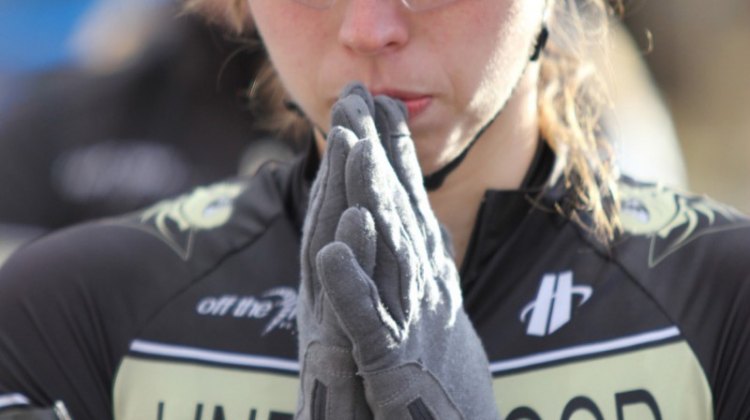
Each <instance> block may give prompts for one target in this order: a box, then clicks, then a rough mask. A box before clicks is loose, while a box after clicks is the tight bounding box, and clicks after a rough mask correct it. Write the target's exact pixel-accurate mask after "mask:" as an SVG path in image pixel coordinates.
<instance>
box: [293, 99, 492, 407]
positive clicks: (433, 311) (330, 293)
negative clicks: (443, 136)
mask: <svg viewBox="0 0 750 420" xmlns="http://www.w3.org/2000/svg"><path fill="white" fill-rule="evenodd" d="M348 92H349V93H350V94H349V96H346V97H344V98H343V99H341V100H340V101H339V105H340V106H343V107H344V108H345V109H346V110H347V112H345V113H338V114H337V113H336V112H334V122H335V123H338V124H341V125H343V126H344V127H346V128H343V129H337V130H335V133H336V135H335V136H333V137H332V138H331V140H334V139H336V138H338V137H339V136H340V137H341V138H344V137H347V138H351V137H352V134H343V133H345V132H348V130H351V131H352V132H353V136H354V137H356V138H359V139H360V140H359V141H357V142H356V143H351V142H349V143H347V145H348V146H349V147H350V149H349V150H348V153H347V157H346V162H345V164H346V167H345V179H344V181H343V183H344V190H345V194H346V200H345V201H346V205H347V206H348V208H347V209H346V210H345V211H343V214H342V216H341V217H340V219H339V220H338V224H337V228H336V231H335V234H334V237H335V241H333V242H331V243H329V244H327V245H325V246H324V247H323V248H322V249H320V250H319V251H318V253H317V258H316V265H317V274H318V276H317V280H319V281H320V284H322V286H323V289H324V290H325V293H324V296H325V298H323V300H324V301H325V300H326V299H327V302H326V303H325V304H324V305H330V306H331V307H332V310H333V312H334V313H335V316H336V319H337V320H338V321H339V323H340V326H341V327H343V331H344V333H345V334H346V337H348V338H349V340H350V341H351V343H352V345H353V353H352V354H353V356H354V360H355V361H356V365H357V368H358V374H359V375H361V376H362V378H363V379H364V387H365V395H366V398H367V403H368V404H369V406H370V409H371V410H372V412H373V414H374V416H375V418H376V419H388V420H397V419H404V420H414V419H471V420H479V419H496V418H498V417H499V415H498V411H497V407H496V405H495V401H494V397H493V392H492V383H491V379H490V375H489V368H488V362H487V357H486V355H485V353H484V350H483V348H482V344H481V342H480V340H479V338H478V337H477V335H476V332H475V331H474V329H473V327H472V325H471V322H470V321H469V319H468V317H467V316H466V313H465V312H464V310H463V307H462V299H461V291H460V285H459V278H458V273H457V271H456V268H455V265H454V263H453V261H452V258H451V256H450V255H449V254H448V251H447V248H446V246H445V244H444V241H443V237H442V233H441V230H440V226H439V224H438V222H437V219H436V218H435V216H434V214H433V213H432V210H431V208H430V206H429V202H428V200H427V194H426V192H425V190H424V187H423V186H422V176H421V172H420V169H419V164H418V162H417V159H416V154H415V152H414V145H413V142H412V140H411V138H410V134H409V131H408V128H407V126H406V121H405V114H406V111H405V109H404V107H403V106H402V104H400V103H397V102H395V101H393V100H391V99H389V98H386V97H377V98H375V100H374V101H373V100H372V99H371V97H370V96H369V94H368V93H367V91H366V90H365V89H364V88H362V87H361V86H360V87H357V86H355V87H350V88H349V89H348ZM372 115H375V119H376V120H377V128H376V125H375V121H373V117H372ZM342 116H343V117H346V119H347V121H336V118H337V117H342ZM332 133H334V132H332ZM339 133H341V134H339ZM378 133H380V135H378ZM381 142H382V145H381ZM328 147H329V150H330V149H334V148H335V147H337V146H336V145H334V144H330V145H329V146H328ZM340 163H341V160H340V159H337V160H335V161H334V160H333V158H332V157H329V158H328V159H327V164H328V165H331V166H332V165H334V164H340ZM339 170H340V168H339V169H337V170H336V171H335V172H338V171H339ZM328 171H331V169H330V168H329V169H328ZM321 175H323V174H322V173H321ZM321 175H319V178H320V177H321ZM327 179H328V183H329V184H331V183H335V186H336V188H337V189H336V192H335V193H333V194H334V195H335V197H336V200H335V201H336V204H335V206H336V211H338V209H340V208H341V206H343V204H342V201H343V200H341V199H340V195H339V194H340V190H339V189H338V188H339V187H341V184H340V183H341V182H342V181H341V180H338V181H334V180H333V179H332V178H331V177H328V178H327ZM328 205H330V206H332V208H333V206H334V204H333V203H330V204H328V203H326V204H325V206H328ZM336 211H333V210H332V211H331V213H332V214H333V213H336ZM317 219H318V220H321V219H323V218H321V217H320V216H318V217H317ZM325 220H326V221H327V222H330V221H332V220H333V217H332V219H325ZM328 238H329V237H326V239H328ZM323 242H324V241H323ZM316 243H317V242H316ZM311 251H313V249H312V248H309V249H308V252H311ZM303 255H305V256H309V255H312V254H306V253H304V252H303ZM308 268H309V267H308ZM329 309H330V308H329ZM323 312H324V313H325V314H328V316H330V312H329V311H328V309H324V310H323ZM302 316H304V315H302ZM324 318H325V317H324ZM298 319H299V318H298ZM303 322H306V321H304V320H303ZM333 324H335V322H333V321H332V322H331V323H330V325H331V326H330V328H332V329H333V328H335V327H334V326H333ZM326 325H329V324H326ZM336 418H337V419H338V418H342V419H343V418H350V417H336Z"/></svg>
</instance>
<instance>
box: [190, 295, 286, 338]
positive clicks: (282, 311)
mask: <svg viewBox="0 0 750 420" xmlns="http://www.w3.org/2000/svg"><path fill="white" fill-rule="evenodd" d="M296 310H297V291H296V290H295V289H292V288H290V287H276V288H274V289H271V290H269V291H267V292H265V293H263V294H262V295H261V297H256V296H237V295H221V296H206V297H204V298H203V299H201V300H199V301H198V304H197V305H196V306H195V311H196V313H198V315H203V316H218V317H223V316H231V317H233V318H251V319H265V318H268V317H271V320H270V321H269V322H268V325H266V328H265V329H264V330H263V335H266V334H268V333H269V332H271V331H273V330H275V329H277V328H280V329H291V328H292V327H293V325H294V321H295V315H296Z"/></svg>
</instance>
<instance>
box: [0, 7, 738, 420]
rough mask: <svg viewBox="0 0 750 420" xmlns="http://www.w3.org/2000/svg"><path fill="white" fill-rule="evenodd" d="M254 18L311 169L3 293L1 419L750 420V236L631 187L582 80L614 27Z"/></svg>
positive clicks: (99, 239) (195, 198) (157, 209)
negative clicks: (613, 159) (55, 409)
mask: <svg viewBox="0 0 750 420" xmlns="http://www.w3.org/2000/svg"><path fill="white" fill-rule="evenodd" d="M237 4H238V7H236V8H233V9H230V10H232V11H233V12H231V16H233V17H234V19H235V22H238V23H240V24H243V23H245V24H246V23H247V22H248V21H249V19H250V16H251V17H252V22H253V24H254V25H255V26H256V27H257V31H258V35H259V39H260V40H262V41H260V42H261V43H262V45H263V46H264V47H265V49H266V50H267V52H268V55H269V58H270V61H269V62H270V63H272V68H273V70H274V71H275V73H276V74H278V79H275V80H274V77H273V76H271V77H270V79H272V80H270V81H267V82H266V83H260V84H259V86H262V88H263V89H267V90H268V92H266V94H265V95H259V97H258V98H257V100H258V101H260V103H261V105H260V106H259V108H260V109H261V110H265V111H269V110H270V114H271V115H270V116H271V117H283V118H287V117H288V115H291V114H281V112H282V111H281V110H278V109H276V108H274V103H276V104H277V105H278V104H281V103H282V102H284V101H287V102H288V103H293V104H294V106H293V107H290V108H295V109H297V110H298V113H299V114H301V115H304V117H303V118H301V122H299V123H300V124H301V125H302V126H305V125H306V127H307V128H306V131H305V130H303V131H302V132H303V133H306V134H305V136H306V137H307V138H310V137H313V138H314V140H313V141H311V144H312V145H313V147H311V148H310V152H309V153H308V155H306V156H304V157H302V158H300V159H299V160H298V161H297V162H295V163H294V164H291V165H268V166H267V167H266V168H265V169H264V170H262V171H261V172H260V173H259V174H258V175H256V176H255V177H254V178H253V179H251V180H234V181H229V182H226V183H222V184H218V185H214V186H210V187H207V188H203V189H199V190H196V192H194V193H193V194H191V195H187V196H184V197H180V198H177V199H175V200H172V201H168V202H164V203H160V204H159V205H156V206H154V207H152V208H150V209H148V210H146V211H144V212H142V213H138V214H133V215H130V216H127V217H123V218H120V219H113V220H107V221H101V222H97V223H93V224H89V225H85V226H80V227H77V228H74V229H70V230H67V231H63V232H59V233H57V234H55V235H51V236H49V237H47V238H45V239H43V240H41V241H37V242H36V243H34V244H32V245H30V246H28V247H26V248H24V249H23V250H21V251H20V252H18V253H17V254H16V255H15V256H14V257H12V258H11V259H10V260H9V262H8V263H7V264H6V266H4V268H3V270H2V272H0V354H2V357H0V407H2V408H5V409H6V410H10V411H13V412H16V413H23V414H22V415H25V416H26V418H33V417H31V416H32V415H33V414H32V413H34V411H33V410H34V408H33V407H49V406H51V405H53V404H54V403H55V401H60V402H62V403H64V405H65V406H67V408H68V410H69V411H70V413H71V414H72V416H73V418H76V419H80V418H109V417H113V416H114V417H115V418H118V419H130V418H133V419H136V418H137V419H150V418H154V419H168V418H196V419H200V418H214V419H218V418H251V419H261V418H269V419H281V418H291V417H293V416H295V415H296V416H298V417H300V418H326V417H325V416H326V414H328V418H341V417H340V416H341V415H342V414H340V413H349V414H351V415H352V417H354V416H358V417H355V418H362V416H363V417H364V418H367V417H368V416H369V415H371V414H374V415H375V416H376V417H379V418H384V417H385V418H387V417H388V416H390V415H393V417H390V418H460V417H461V416H463V417H464V418H494V417H495V416H496V415H497V414H496V411H495V410H498V412H499V413H500V416H501V417H502V418H505V419H539V418H558V417H559V418H563V419H568V418H574V417H575V415H576V414H578V415H581V414H585V413H587V414H589V416H592V417H593V418H618V419H629V418H639V419H642V418H682V419H704V418H712V417H715V418H725V419H735V418H747V417H748V416H750V405H748V402H747V400H748V398H746V396H747V395H748V393H749V392H750V380H748V378H749V377H750V367H749V364H748V363H746V362H745V361H744V357H743V356H744V355H745V354H746V353H747V350H748V348H749V345H750V334H749V333H748V332H749V331H748V328H750V327H749V326H748V323H747V320H748V317H749V316H750V309H748V305H745V304H744V302H745V301H746V299H747V298H748V297H749V295H750V287H749V285H750V278H749V277H750V274H749V273H750V270H749V268H750V267H749V266H748V263H747V262H746V261H747V258H744V257H745V255H746V254H747V251H746V250H747V249H750V247H749V245H750V238H749V237H748V232H750V230H748V228H749V227H750V223H748V220H747V219H746V218H744V217H743V216H740V215H738V214H737V213H736V212H734V211H732V210H731V209H729V208H727V207H724V206H721V205H719V204H716V203H713V202H711V201H709V200H707V199H704V198H701V197H693V196H688V195H682V194H676V193H674V192H672V191H669V190H666V189H664V188H661V187H658V186H654V185H644V184H639V183H636V182H634V181H631V180H628V179H626V178H622V179H618V178H616V177H615V172H614V170H613V168H612V166H611V164H610V160H609V159H608V158H607V157H606V156H607V154H606V152H605V150H604V149H605V147H604V144H606V143H605V140H604V139H603V138H602V137H603V135H602V132H601V130H600V129H599V127H598V126H597V117H598V116H599V112H600V110H601V105H602V98H601V94H602V92H601V90H600V88H599V86H598V85H597V84H596V83H595V82H594V81H593V76H594V75H593V74H591V73H590V72H587V69H588V68H589V67H588V66H587V65H586V55H587V54H589V52H590V49H591V48H594V47H595V46H596V45H597V42H598V40H599V37H600V36H602V35H603V33H602V32H601V31H600V30H599V29H600V28H601V26H599V25H604V24H605V23H604V22H603V20H604V19H605V18H606V16H607V12H606V10H607V9H606V7H605V4H604V2H602V1H598V0H587V1H581V2H576V3H574V2H566V1H563V0H549V1H548V2H547V3H546V4H545V2H544V1H543V0H535V1H527V0H435V1H430V0H411V1H397V0H388V1H368V0H338V1H316V0H249V1H248V2H247V3H237ZM213 10H214V11H215V10H216V9H213ZM219 14H220V15H224V12H223V9H222V10H221V12H220V13H219ZM584 22H585V24H584ZM596 22H599V24H595V23H596ZM591 25H594V26H591ZM545 28H546V29H547V30H548V34H549V39H548V41H547V42H546V46H545V42H544V41H545V34H546V33H547V31H545ZM542 47H544V48H542ZM355 80H358V81H361V82H362V83H363V86H364V89H363V88H362V87H358V85H349V83H350V82H352V81H355ZM276 81H278V82H280V84H281V86H283V87H284V89H285V92H286V95H285V96H283V97H282V96H279V95H278V94H276V93H277V92H278V91H276V90H274V86H276V85H275V82H276ZM345 86H349V87H348V88H347V89H346V90H345V91H344V94H343V95H342V98H341V99H339V100H337V98H338V97H339V95H340V92H341V91H342V89H344V87H345ZM263 89H261V88H259V89H258V90H261V91H262V90H263ZM368 91H369V92H368ZM370 93H374V94H376V95H377V94H382V95H387V96H390V97H392V98H394V99H395V100H399V101H401V102H403V103H404V105H405V108H406V111H407V112H406V113H404V112H403V110H400V109H399V105H397V102H393V101H391V100H390V99H387V98H382V97H381V98H376V99H374V100H372V102H371V97H370ZM274 99H275V101H274ZM263 101H266V102H263ZM332 109H333V111H332ZM407 113H408V122H407V121H405V120H404V118H405V116H404V115H405V114H407ZM289 118H294V117H293V116H290V117H289ZM331 120H333V121H334V122H336V124H332V123H331ZM407 124H408V130H407V129H406V128H405V126H406V125H407ZM284 125H285V126H288V125H287V124H286V123H284ZM336 127H338V128H336ZM311 133H314V134H311ZM326 138H328V141H326V140H325V139H326ZM374 139H379V140H381V141H382V146H381V143H380V142H379V141H373V140H374ZM412 144H413V146H414V150H416V154H411V153H412V152H409V150H411V149H410V147H411V146H410V145H412ZM326 149H328V150H327V151H326ZM394 151H405V152H404V153H394ZM319 155H320V156H321V158H320V159H319V158H318V156H319ZM318 160H321V163H320V165H319V164H318ZM417 162H418V163H417ZM318 166H320V170H318ZM420 170H421V172H422V174H424V180H423V182H424V185H425V186H426V187H427V189H428V190H429V195H427V194H426V192H425V190H424V189H422V182H415V179H416V178H415V174H416V176H417V177H418V176H420V175H419V171H420ZM316 174H317V175H316ZM313 181H314V182H313ZM311 184H312V189H311ZM381 186H385V187H384V188H380V187H381ZM427 197H429V202H428V201H427ZM350 207H352V208H354V210H350ZM433 211H434V214H435V216H436V219H435V218H433V217H432V213H433ZM436 220H439V221H440V222H441V223H442V225H443V226H444V227H445V230H447V231H448V232H449V234H450V237H451V238H452V239H450V241H451V242H450V244H452V248H453V254H452V255H453V261H455V265H453V262H452V261H450V259H448V258H446V253H445V252H446V251H445V250H446V249H447V248H449V244H447V243H446V244H444V243H443V241H444V240H445V239H444V237H443V235H442V233H441V232H440V228H439V227H437V223H436ZM303 225H304V231H303ZM318 232H322V233H321V234H318ZM373 238H374V239H373ZM445 238H447V236H446V237H445ZM399 241H401V242H399ZM384 243H385V244H387V245H388V246H387V247H385V248H384V247H383V244H384ZM386 248H387V249H386ZM300 252H301V253H302V262H301V264H300V261H299V255H300ZM394 267H395V268H394ZM456 267H458V270H456ZM398 269H402V271H398ZM394 273H395V274H394ZM457 273H460V287H461V292H462V293H456V290H455V286H457V285H458V281H459V280H458V278H459V277H458V276H457V275H456V274H457ZM300 277H301V278H302V280H303V281H302V286H301V292H300V296H299V299H298V297H297V290H298V288H299V284H300ZM355 280H356V281H355ZM394 285H395V287H394ZM360 286H361V287H360ZM362 287H364V288H365V289H364V290H367V291H368V293H362V290H360V289H362ZM310 288H313V289H310ZM367 288H369V289H367ZM321 290H323V291H324V292H321ZM352 291H353V292H354V293H349V292H352ZM461 294H462V295H463V305H460V303H461V300H460V299H461V297H460V295H461ZM295 306H299V307H298V308H297V311H296V313H297V318H296V325H298V326H299V329H297V328H296V327H295ZM462 308H463V309H462ZM373 310H374V312H373ZM468 319H471V322H470V323H469V322H468V321H467V320H468ZM383 331H385V333H383ZM477 337H478V338H479V339H481V345H479V342H478V340H476V338H477ZM298 345H299V356H300V357H301V359H299V361H298ZM405 366H406V367H405ZM415 367H416V369H415ZM483 368H484V369H485V370H484V373H483V372H482V369H483ZM487 370H489V372H490V373H491V375H492V379H491V385H490V379H489V378H487V377H486V372H487ZM483 375H484V376H483ZM300 377H301V379H302V381H301V386H300V380H299V378H300ZM404 384H408V386H405V385H404ZM298 388H299V389H301V392H299V395H300V398H299V400H298ZM490 388H491V389H490ZM488 395H489V398H488ZM341 401H345V402H346V403H345V404H344V405H346V407H344V408H341V405H342V404H338V403H340V402H341ZM337 404H338V405H337ZM59 405H60V404H58V406H59ZM298 406H299V407H300V409H299V411H297V407H298ZM40 409H41V408H40ZM347 410H348V411H347ZM10 411H7V412H10ZM0 413H3V411H0ZM331 414H333V415H331ZM337 415H338V416H339V417H336V416H337ZM343 415H346V414H343ZM21 418H24V417H21Z"/></svg>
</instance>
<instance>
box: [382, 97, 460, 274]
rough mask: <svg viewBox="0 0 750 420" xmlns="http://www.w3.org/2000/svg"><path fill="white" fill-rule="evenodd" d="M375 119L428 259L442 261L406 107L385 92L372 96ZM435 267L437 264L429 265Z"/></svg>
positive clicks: (436, 225) (439, 237) (438, 231)
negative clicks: (415, 218) (412, 213)
mask: <svg viewBox="0 0 750 420" xmlns="http://www.w3.org/2000/svg"><path fill="white" fill-rule="evenodd" d="M374 101H375V121H376V126H377V129H378V132H379V133H380V137H381V139H382V143H383V148H384V149H385V151H386V155H387V156H388V161H389V162H390V164H391V166H392V167H393V171H394V172H395V173H396V176H397V178H398V180H399V182H400V183H401V185H402V186H403V187H404V189H405V190H406V194H407V195H408V196H409V203H410V205H411V207H412V211H413V212H414V214H415V215H416V217H417V221H418V222H419V228H420V230H421V231H422V236H423V237H424V239H425V241H426V244H425V245H426V248H427V252H428V254H429V255H430V257H431V258H430V261H431V262H433V263H434V264H435V265H438V264H442V263H443V262H444V261H443V260H444V258H445V256H446V255H445V253H446V252H448V253H449V254H450V253H451V252H450V251H449V250H444V242H443V237H442V235H441V229H440V224H439V223H438V221H437V218H436V217H435V214H434V213H433V211H432V207H431V206H430V202H429V199H428V197H427V191H426V190H425V188H424V182H423V178H422V170H421V168H420V166H419V160H418V159H417V153H416V149H415V147H414V141H413V140H412V138H411V134H410V132H409V128H408V125H407V114H408V112H407V109H406V106H405V105H404V104H403V102H401V101H397V100H394V99H392V98H389V97H387V96H382V95H379V96H376V97H375V99H374ZM433 269H434V270H438V267H437V266H434V267H433Z"/></svg>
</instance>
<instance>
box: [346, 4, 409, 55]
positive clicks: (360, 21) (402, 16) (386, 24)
mask: <svg viewBox="0 0 750 420" xmlns="http://www.w3.org/2000/svg"><path fill="white" fill-rule="evenodd" d="M345 3H346V5H345V7H346V10H345V12H344V18H343V21H342V23H341V27H340V29H339V41H340V42H341V43H342V44H343V45H344V46H346V47H347V48H349V49H350V50H351V51H353V52H355V53H357V54H362V55H377V54H382V53H385V52H388V51H392V50H396V49H398V48H400V47H401V46H403V45H404V44H405V43H406V42H407V41H408V39H409V25H408V21H407V15H406V13H408V11H407V10H405V7H404V6H403V5H402V4H401V2H400V1H399V0H348V1H346V2H345Z"/></svg>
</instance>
